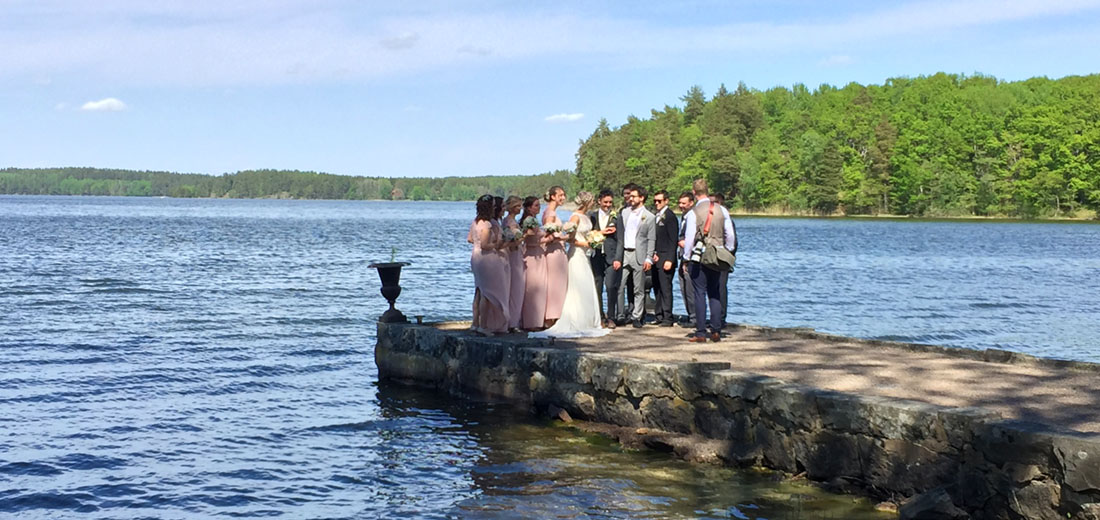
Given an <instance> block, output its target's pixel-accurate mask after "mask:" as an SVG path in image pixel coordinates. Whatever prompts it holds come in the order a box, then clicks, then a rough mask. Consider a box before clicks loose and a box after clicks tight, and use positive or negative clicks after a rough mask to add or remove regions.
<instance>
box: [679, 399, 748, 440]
mask: <svg viewBox="0 0 1100 520" xmlns="http://www.w3.org/2000/svg"><path fill="white" fill-rule="evenodd" d="M692 404H693V405H695V430H696V431H697V432H699V434H701V435H704V436H706V437H709V438H711V439H722V440H727V439H728V440H732V439H734V438H735V435H734V433H735V432H738V431H743V428H741V429H739V428H738V421H741V422H745V421H747V420H748V416H747V414H746V413H745V411H744V405H743V404H742V401H741V400H740V399H732V398H729V397H719V396H715V397H704V398H700V399H696V400H694V401H692ZM740 437H741V439H742V440H743V439H744V435H743V434H742V435H740Z"/></svg>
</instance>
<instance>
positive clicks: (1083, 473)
mask: <svg viewBox="0 0 1100 520" xmlns="http://www.w3.org/2000/svg"><path fill="white" fill-rule="evenodd" d="M1053 445H1054V455H1055V457H1056V459H1057V460H1058V463H1059V465H1060V466H1061V470H1062V474H1063V475H1064V477H1063V478H1064V479H1065V483H1066V485H1067V486H1069V488H1070V489H1072V490H1074V491H1076V492H1078V493H1087V492H1091V493H1096V494H1097V496H1098V498H1100V436H1098V435H1090V436H1070V435H1059V436H1056V437H1054V439H1053Z"/></svg>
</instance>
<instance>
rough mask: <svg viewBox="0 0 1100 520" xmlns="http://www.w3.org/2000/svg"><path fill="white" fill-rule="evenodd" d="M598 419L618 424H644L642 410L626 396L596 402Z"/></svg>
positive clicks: (634, 425) (632, 425)
mask: <svg viewBox="0 0 1100 520" xmlns="http://www.w3.org/2000/svg"><path fill="white" fill-rule="evenodd" d="M596 420H597V421H600V422H605V423H608V424H614V425H618V426H631V427H638V426H641V425H642V424H644V420H643V418H642V412H641V411H640V410H639V409H638V408H636V407H635V406H634V403H633V402H632V401H631V400H630V399H628V398H626V397H625V396H621V395H616V396H614V399H600V400H598V401H597V402H596Z"/></svg>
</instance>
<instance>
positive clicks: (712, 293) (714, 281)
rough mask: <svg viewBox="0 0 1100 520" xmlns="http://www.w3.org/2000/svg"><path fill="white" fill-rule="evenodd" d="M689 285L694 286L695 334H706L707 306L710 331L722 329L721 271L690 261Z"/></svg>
mask: <svg viewBox="0 0 1100 520" xmlns="http://www.w3.org/2000/svg"><path fill="white" fill-rule="evenodd" d="M690 273H691V285H692V286H693V287H694V288H695V335H696V336H697V337H703V336H706V335H707V307H708V306H709V307H710V331H711V332H719V331H721V330H722V316H721V313H722V299H721V295H720V294H719V289H720V287H719V285H720V278H721V276H720V275H721V273H720V272H719V271H715V270H714V269H710V268H707V267H703V264H700V263H698V262H692V263H691V267H690Z"/></svg>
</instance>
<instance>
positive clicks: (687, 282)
mask: <svg viewBox="0 0 1100 520" xmlns="http://www.w3.org/2000/svg"><path fill="white" fill-rule="evenodd" d="M677 206H679V208H680V214H681V215H683V216H685V217H686V216H687V214H688V212H689V211H691V209H692V208H694V207H695V195H693V194H692V193H691V192H690V191H685V192H683V193H681V194H680V200H679V201H678V203H677ZM686 225H687V219H686V218H684V219H681V220H680V234H679V235H678V238H677V240H679V241H678V242H677V243H676V245H677V246H678V247H679V250H678V252H677V256H679V257H680V258H683V257H684V229H685V227H684V226H686ZM689 265H690V263H689V262H683V263H681V265H680V268H679V269H677V270H676V272H677V276H678V277H679V278H680V296H681V297H682V298H683V299H684V308H686V309H687V321H685V322H682V324H683V326H685V327H691V328H695V289H693V288H692V286H691V277H689V276H688V266H689Z"/></svg>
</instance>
